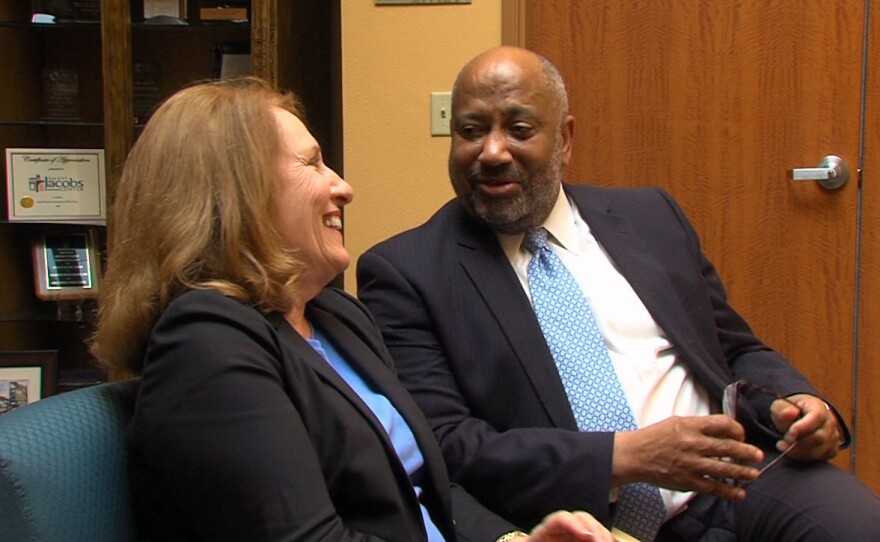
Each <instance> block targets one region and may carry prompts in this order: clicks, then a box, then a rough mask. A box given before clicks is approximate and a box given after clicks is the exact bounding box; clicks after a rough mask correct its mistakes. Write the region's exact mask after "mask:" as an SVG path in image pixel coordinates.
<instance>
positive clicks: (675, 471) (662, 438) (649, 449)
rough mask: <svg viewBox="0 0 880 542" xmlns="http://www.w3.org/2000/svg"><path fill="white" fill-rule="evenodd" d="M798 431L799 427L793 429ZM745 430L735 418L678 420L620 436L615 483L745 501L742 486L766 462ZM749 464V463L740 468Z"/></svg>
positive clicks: (616, 439)
mask: <svg viewBox="0 0 880 542" xmlns="http://www.w3.org/2000/svg"><path fill="white" fill-rule="evenodd" d="M792 427H793V426H792ZM744 441H745V430H744V429H743V427H742V425H740V424H739V423H737V422H736V421H735V420H733V419H732V418H730V417H729V416H724V415H721V414H717V415H712V416H689V417H679V416H673V417H671V418H668V419H666V420H663V421H662V422H658V423H655V424H653V425H649V426H647V427H643V428H642V429H638V430H635V431H627V432H618V433H616V434H615V436H614V458H613V462H612V476H613V483H614V485H617V486H619V485H623V484H628V483H632V482H647V483H650V484H654V485H657V486H661V487H665V488H668V489H675V490H680V491H696V492H699V493H705V494H708V495H716V496H718V497H723V498H726V499H735V500H739V499H744V498H745V496H746V492H745V489H743V488H741V487H738V486H737V482H751V481H752V480H754V479H756V478H757V477H758V475H759V471H758V469H756V468H755V467H752V466H749V465H748V464H757V463H760V462H761V461H762V460H763V459H764V453H763V452H762V451H761V449H760V448H758V447H756V446H752V445H751V444H746V443H745V442H744ZM739 463H745V464H742V465H741V464H739Z"/></svg>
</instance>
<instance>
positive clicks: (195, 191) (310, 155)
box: [93, 78, 611, 541]
mask: <svg viewBox="0 0 880 542" xmlns="http://www.w3.org/2000/svg"><path fill="white" fill-rule="evenodd" d="M302 116H303V115H302V111H301V108H300V106H299V104H298V103H297V101H296V99H295V98H294V97H293V96H291V95H284V94H280V93H277V92H275V91H273V90H272V89H271V88H270V87H269V86H268V85H267V84H266V83H265V82H262V81H260V80H258V79H255V78H245V79H238V80H227V81H219V82H211V83H202V84H199V85H196V86H193V87H190V88H188V89H184V90H182V91H180V92H178V93H177V94H176V95H174V96H172V97H171V98H169V99H168V100H167V101H166V102H165V103H164V104H163V105H162V106H161V107H160V108H159V109H158V110H157V111H156V113H155V114H154V115H153V117H152V119H151V120H150V122H149V123H148V125H147V126H146V128H145V129H144V131H143V134H142V135H141V136H140V138H139V139H138V141H137V143H136V144H135V145H134V147H133V149H132V151H131V153H130V155H129V158H128V161H127V163H126V165H125V169H124V171H123V174H122V178H121V181H120V183H119V188H118V190H117V193H116V201H115V206H114V209H113V222H112V225H111V228H110V246H109V260H108V263H107V276H106V282H105V284H104V287H103V289H102V294H101V298H100V305H99V307H100V312H99V322H98V329H97V333H96V336H95V340H94V344H93V351H94V353H95V355H96V357H97V358H98V359H100V360H101V361H102V362H103V363H105V364H106V365H108V366H110V367H113V368H116V369H121V370H127V371H131V372H133V373H135V374H139V375H140V376H141V386H140V391H139V395H138V399H137V403H136V408H135V414H134V417H133V419H132V422H131V425H130V428H129V437H130V448H131V459H130V471H131V480H132V486H133V491H134V494H135V506H136V515H137V518H138V524H139V529H140V534H141V538H142V539H145V540H163V541H168V540H210V541H218V540H297V541H299V540H431V541H435V540H455V539H456V537H457V536H460V537H461V538H462V539H465V540H487V541H492V540H496V539H497V540H518V539H520V538H521V537H523V538H524V536H525V535H523V534H522V533H518V532H517V531H516V530H515V527H514V526H513V525H510V524H508V523H507V522H505V521H504V520H502V519H501V518H498V517H495V516H492V515H491V514H490V513H488V512H487V511H486V510H485V509H483V508H482V507H481V506H480V505H479V504H478V503H477V502H475V501H474V500H473V499H472V498H471V497H470V496H468V495H467V494H466V493H464V492H463V491H462V490H461V489H460V488H457V487H452V488H450V485H449V481H448V478H447V474H446V471H445V467H444V465H443V462H442V459H441V455H440V451H439V449H438V446H437V444H436V442H435V441H434V440H433V436H432V434H431V431H430V429H429V427H428V425H427V422H426V421H425V419H424V418H423V417H422V415H421V413H420V411H419V410H418V408H417V407H416V405H415V403H414V402H413V400H412V399H411V398H410V397H409V396H408V395H407V393H406V392H405V391H404V389H403V387H402V386H401V385H400V384H399V383H398V382H397V380H396V378H395V375H394V372H393V368H392V365H391V359H390V357H389V355H388V352H387V351H386V349H385V347H384V346H383V344H382V341H381V337H380V335H379V332H378V331H377V329H376V327H375V324H374V322H373V320H372V318H371V316H370V315H369V314H368V313H367V312H366V310H365V309H364V307H363V306H362V305H361V304H360V303H359V302H357V301H356V300H354V299H353V298H352V297H350V296H348V295H346V294H345V293H344V292H342V291H340V290H336V289H328V288H325V286H326V285H327V283H329V282H330V281H331V280H332V279H333V278H334V277H335V276H337V275H338V274H339V273H340V272H342V271H343V270H344V269H345V268H346V267H347V266H348V264H349V255H348V253H347V251H346V249H345V247H344V246H343V239H342V208H343V207H344V206H345V205H346V204H348V203H349V202H351V200H352V191H351V187H350V186H349V185H348V184H346V183H345V181H343V180H342V179H341V178H339V176H338V175H336V173H334V172H333V171H332V170H331V169H329V168H328V167H327V166H326V165H325V164H324V163H323V161H322V159H321V151H320V148H319V146H318V144H317V142H316V141H315V139H314V137H312V135H311V134H310V133H309V131H308V129H307V128H306V126H305V125H304V123H303V121H302V120H301V119H302ZM453 510H454V512H455V521H454V522H453V517H452V511H453ZM590 532H592V533H593V534H590ZM532 538H533V540H536V541H542V540H611V538H610V535H609V534H608V533H607V531H605V530H604V529H603V528H602V527H601V525H599V524H598V523H597V522H596V521H595V519H593V518H592V517H591V516H589V515H587V514H585V513H582V512H581V513H576V514H570V513H567V512H560V513H557V514H555V515H553V516H550V517H548V519H547V520H545V522H544V523H542V524H541V525H540V526H538V527H537V528H536V529H535V530H534V531H533V532H532Z"/></svg>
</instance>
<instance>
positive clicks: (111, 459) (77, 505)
mask: <svg viewBox="0 0 880 542" xmlns="http://www.w3.org/2000/svg"><path fill="white" fill-rule="evenodd" d="M137 385H138V381H137V380H136V379H132V380H126V381H121V382H111V383H106V384H99V385H96V386H91V387H88V388H82V389H79V390H75V391H70V392H66V393H63V394H61V395H55V396H52V397H47V398H45V399H42V400H40V401H37V402H36V403H33V404H30V405H26V406H23V407H19V408H17V409H14V410H11V411H9V412H7V413H5V414H3V415H0V541H4V542H6V541H8V542H31V541H32V542H62V541H64V542H77V541H82V542H115V541H129V540H133V539H134V520H133V517H132V512H131V498H130V496H129V489H128V477H127V467H126V444H125V434H124V428H125V424H126V422H127V420H128V419H129V418H130V417H131V415H132V411H133V409H134V399H135V393H136V392H137Z"/></svg>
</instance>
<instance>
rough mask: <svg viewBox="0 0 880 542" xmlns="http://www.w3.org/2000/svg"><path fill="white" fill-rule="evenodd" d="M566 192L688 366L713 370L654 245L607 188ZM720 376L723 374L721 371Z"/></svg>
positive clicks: (586, 188)
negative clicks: (622, 212) (621, 210)
mask: <svg viewBox="0 0 880 542" xmlns="http://www.w3.org/2000/svg"><path fill="white" fill-rule="evenodd" d="M566 192H567V193H568V194H569V195H571V196H572V197H573V198H574V200H575V203H576V204H577V206H578V208H579V210H580V213H581V216H582V217H583V219H584V220H585V221H586V222H587V224H589V226H590V230H591V231H592V233H593V235H594V236H595V237H596V240H597V241H599V243H600V244H601V245H602V247H603V248H604V249H605V251H606V252H607V253H608V256H609V257H610V258H611V260H612V261H613V262H614V264H615V266H616V267H617V269H618V270H619V271H620V273H621V274H622V275H623V276H624V278H626V280H627V282H629V284H630V286H632V288H633V290H635V292H636V294H637V295H638V296H639V299H641V301H642V303H644V305H645V307H646V308H647V309H648V312H649V313H650V314H651V316H652V317H653V318H654V321H656V322H657V324H658V325H659V326H660V329H662V330H663V331H664V332H665V333H666V335H667V338H668V339H669V341H670V342H671V343H672V344H674V345H675V347H676V349H677V351H678V355H679V356H681V357H682V359H683V360H684V361H685V362H686V363H687V365H688V366H690V367H691V368H694V369H696V370H698V371H700V372H702V370H703V369H707V370H710V371H712V372H716V371H714V367H715V366H716V364H714V363H709V362H707V361H708V360H710V359H711V355H710V354H709V353H708V352H707V351H706V349H705V348H704V346H703V345H702V344H701V343H700V342H699V341H698V339H697V336H698V335H697V333H696V332H695V330H694V328H693V325H692V321H693V317H692V316H691V315H690V313H689V311H688V310H687V308H686V307H685V306H683V305H682V299H681V298H679V297H677V296H674V295H670V292H675V291H676V290H675V288H673V286H672V285H671V284H670V283H669V282H668V278H667V274H666V273H663V272H662V266H661V265H660V264H659V263H658V262H657V259H656V258H655V256H654V254H655V253H656V252H655V251H656V250H657V247H648V246H646V245H645V241H644V240H643V239H642V238H640V237H639V236H638V235H634V234H633V233H632V230H631V228H630V224H629V222H628V221H627V220H626V219H625V218H623V217H622V216H620V215H619V214H617V213H616V212H615V211H614V206H613V202H612V201H611V200H610V198H609V193H608V192H607V191H603V190H598V189H591V188H590V187H578V190H569V189H568V187H566ZM585 192H588V193H587V194H585ZM661 250H662V248H661ZM719 376H721V378H724V375H719Z"/></svg>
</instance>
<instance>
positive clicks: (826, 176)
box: [791, 154, 849, 190]
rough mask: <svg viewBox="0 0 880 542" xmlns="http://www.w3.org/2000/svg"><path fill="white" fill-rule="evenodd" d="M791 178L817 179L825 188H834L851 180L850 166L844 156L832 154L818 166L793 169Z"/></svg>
mask: <svg viewBox="0 0 880 542" xmlns="http://www.w3.org/2000/svg"><path fill="white" fill-rule="evenodd" d="M791 178H792V179H793V180H795V181H816V182H818V183H819V185H820V186H822V187H823V188H827V189H829V190H834V189H837V188H840V187H841V186H843V185H844V184H845V183H846V181H848V180H849V166H848V165H846V162H844V161H843V158H841V157H839V156H834V155H833V154H831V155H828V156H826V157H825V158H823V159H822V161H821V162H819V165H818V166H816V167H805V168H795V169H793V170H791Z"/></svg>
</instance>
